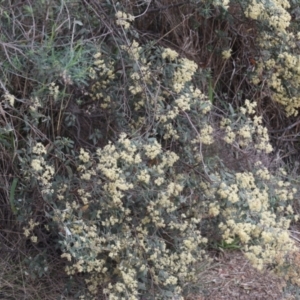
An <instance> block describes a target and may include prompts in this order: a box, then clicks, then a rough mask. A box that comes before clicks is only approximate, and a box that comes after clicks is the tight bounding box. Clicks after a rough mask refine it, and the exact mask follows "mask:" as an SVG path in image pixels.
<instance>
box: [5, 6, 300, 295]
mask: <svg viewBox="0 0 300 300" xmlns="http://www.w3.org/2000/svg"><path fill="white" fill-rule="evenodd" d="M121 3H122V1H121ZM192 3H194V2H193V1H191V4H192ZM211 3H212V4H213V5H215V6H220V9H221V12H220V11H219V13H220V15H221V17H222V18H226V17H228V18H229V16H228V12H227V9H229V8H230V5H229V1H227V0H224V1H219V0H218V1H217V0H216V1H206V2H205V5H206V6H207V7H210V4H211ZM99 5H100V4H99ZM143 5H146V2H145V3H141V6H143ZM149 5H150V4H149ZM203 5H204V4H203ZM74 7H75V6H74ZM74 7H73V9H75V8H74ZM95 7H96V6H92V5H91V6H89V8H90V11H92V12H94V11H96V12H97V9H96V8H95ZM107 7H108V9H107V11H106V13H107V16H109V18H107V20H106V19H105V20H106V21H105V22H107V23H105V26H106V27H101V35H102V33H103V32H106V33H105V34H104V35H105V38H104V39H103V40H101V42H100V41H99V40H97V39H95V41H94V43H95V45H93V46H91V45H88V46H86V49H85V46H84V45H83V44H80V45H77V46H76V47H75V46H74V45H73V44H72V47H73V46H74V49H73V48H72V47H71V48H72V51H71V54H70V53H69V52H68V50H66V49H64V51H59V53H57V57H55V61H51V63H50V62H49V60H50V58H49V57H48V55H46V56H45V57H44V58H43V60H41V61H42V62H43V63H45V64H46V65H47V68H48V69H53V71H52V73H51V76H50V77H49V78H45V76H44V77H43V78H42V79H43V80H42V81H43V84H42V88H41V87H39V86H38V87H36V86H35V85H34V84H32V91H30V92H29V94H28V95H26V97H27V98H26V99H25V100H22V101H21V100H20V99H18V97H17V96H14V95H13V93H9V92H8V91H5V93H4V95H3V100H4V104H5V106H4V108H5V112H4V111H3V113H4V114H5V113H6V112H7V111H8V112H9V113H7V115H9V116H11V115H12V116H14V118H15V119H22V120H23V119H24V124H23V123H22V126H20V124H17V125H18V126H19V127H20V128H22V131H21V133H20V134H16V135H15V136H16V137H19V136H21V137H22V140H21V142H20V146H19V148H18V150H17V152H16V157H17V163H16V164H17V167H16V169H18V170H19V171H18V172H19V173H18V180H19V181H18V188H17V189H16V190H15V187H14V188H13V193H11V197H10V201H11V207H12V208H13V209H14V212H15V213H16V215H18V218H19V220H20V221H22V223H23V233H24V236H25V237H26V238H27V239H28V242H30V243H33V244H35V246H38V245H39V243H48V242H49V241H48V240H46V242H45V238H44V239H43V237H44V236H51V238H52V240H51V243H52V244H54V247H55V248H56V249H58V250H59V251H60V258H61V259H62V260H63V261H64V262H65V264H66V266H65V272H66V273H67V274H68V275H69V276H70V278H73V277H75V276H76V275H78V274H80V275H82V277H83V278H84V282H85V284H86V287H87V290H88V292H87V293H85V292H84V291H81V298H84V297H85V296H86V297H88V298H92V299H93V298H95V297H97V296H98V295H99V293H100V292H103V293H104V295H106V296H107V298H108V299H141V298H143V299H153V298H155V299H174V298H175V297H177V298H178V299H183V297H184V295H185V294H186V293H187V292H188V290H189V288H190V285H191V284H196V285H197V283H198V282H199V278H198V277H197V268H198V266H199V264H200V265H201V264H204V262H207V261H209V258H208V256H207V252H206V248H207V245H212V244H215V243H220V244H222V243H223V244H227V245H230V244H238V246H239V247H240V249H242V250H243V251H244V252H245V255H246V256H247V258H248V259H249V260H250V261H251V262H252V264H253V265H254V266H255V267H257V268H258V269H259V270H262V269H263V268H264V267H266V266H270V265H272V266H273V267H274V268H275V269H276V270H277V271H278V272H282V271H285V272H286V273H285V275H286V276H287V277H288V278H289V279H292V280H294V281H295V282H296V283H298V282H299V281H297V280H296V279H295V278H296V276H297V274H298V269H297V268H293V267H292V266H291V261H297V259H298V256H297V253H296V247H295V245H294V243H293V241H292V239H291V237H290V236H289V232H288V229H289V227H290V224H291V222H292V221H296V220H297V219H298V216H297V214H296V212H295V211H294V208H293V201H294V199H295V195H296V193H297V190H296V188H295V186H294V185H293V184H292V183H291V182H290V181H289V178H288V176H287V174H286V173H285V171H284V170H275V171H274V172H273V171H272V172H271V168H269V166H270V163H269V161H270V157H271V156H272V155H273V153H272V151H273V147H272V145H271V143H270V137H269V134H268V130H267V128H266V127H265V126H264V123H263V117H262V116H260V115H258V114H257V103H256V102H255V101H253V100H252V99H250V98H247V97H246V98H245V99H244V100H242V101H241V103H239V105H234V106H233V105H230V104H228V103H225V104H224V103H222V105H221V104H220V103H221V102H222V101H221V100H222V99H221V100H220V103H219V102H218V101H219V99H218V101H215V99H214V96H213V94H214V93H215V94H216V95H217V94H218V92H219V91H213V89H217V82H212V81H210V83H209V84H208V83H207V82H206V80H207V78H209V80H212V78H211V77H209V76H208V75H207V72H206V71H205V70H202V69H200V68H199V66H198V64H197V63H196V62H195V61H193V60H191V59H188V58H187V57H184V56H183V55H180V54H179V52H178V51H175V50H174V49H171V48H169V47H167V46H165V47H163V46H158V45H157V44H156V42H153V41H148V42H142V39H140V38H139V32H138V30H136V29H135V28H134V27H133V26H134V22H135V21H136V20H137V19H138V18H139V16H136V14H134V13H133V12H130V13H128V12H125V11H123V9H121V4H119V3H118V4H116V5H114V4H111V5H110V4H109V3H108V5H107ZM242 7H243V13H244V15H245V17H246V18H248V19H252V20H255V21H256V22H257V26H258V27H259V26H261V27H259V28H260V29H261V32H260V34H259V35H258V38H259V41H260V47H261V49H260V50H261V54H262V57H268V59H267V60H263V59H262V60H261V61H260V60H258V61H257V63H255V68H254V69H253V72H252V73H251V74H250V75H251V76H252V77H251V78H252V83H253V84H255V85H259V84H261V83H262V82H263V84H265V83H264V82H265V81H266V80H268V84H269V86H270V87H271V88H272V91H273V96H274V99H275V100H276V101H278V102H280V103H281V104H283V105H284V106H285V107H286V111H287V113H288V114H290V115H291V114H295V113H296V112H297V107H298V104H299V103H298V102H299V101H298V100H297V99H298V98H297V88H298V86H297V85H298V83H297V80H298V79H297V76H296V75H295V74H297V72H298V71H297V70H298V69H297V68H298V67H297V63H298V58H297V49H296V46H295V43H296V36H295V35H293V34H290V35H289V34H287V33H288V26H289V24H290V23H289V22H290V17H289V16H290V14H289V12H288V10H287V9H288V7H289V3H288V2H282V1H275V0H274V1H273V2H272V1H271V2H266V3H265V2H257V1H256V2H255V1H244V2H243V3H242ZM102 13H103V12H102V11H101V13H100V14H99V15H100V16H103V14H102ZM216 13H218V10H216ZM95 15H96V13H95ZM192 15H194V13H193V14H192ZM221 17H220V18H221ZM96 19H97V18H96ZM76 22H77V23H76ZM76 22H75V21H74V28H76V26H77V25H78V26H79V25H80V22H79V21H76ZM78 22H79V23H78ZM93 22H95V23H93V24H98V23H97V20H93ZM62 24H64V23H62ZM98 25H99V24H98ZM99 26H100V25H99ZM270 28H273V29H274V32H273V33H274V34H273V35H271V34H270ZM108 29H109V30H108ZM65 30H66V28H65ZM105 30H107V31H105ZM74 31H75V29H74ZM74 31H73V32H72V42H73V38H74ZM56 32H59V29H57V30H54V33H56ZM83 32H84V31H83ZM212 32H213V31H212ZM54 33H53V34H54ZM111 33H113V34H112V35H110V34H111ZM219 34H220V35H221V33H219ZM224 36H225V35H224ZM274 37H275V38H274ZM283 37H284V38H285V39H286V41H287V43H286V45H285V46H284V47H286V48H284V47H281V48H280V47H279V45H282V38H283ZM223 38H224V37H223ZM224 39H226V37H225V38H224ZM228 40H229V39H228ZM56 46H57V45H56ZM233 46H234V45H231V44H230V43H229V44H226V45H225V44H224V45H223V44H222V46H221V47H220V49H218V50H217V51H216V53H217V54H218V55H219V58H220V61H221V63H222V67H221V69H222V70H223V68H225V67H226V66H227V64H230V63H231V62H232V61H234V60H235V59H236V58H235V56H236V50H235V48H234V47H233ZM57 47H58V46H57ZM53 48H55V49H56V47H53ZM58 48H59V47H58ZM279 48H280V49H279ZM68 49H69V48H68ZM291 49H293V51H294V52H293V51H290V50H291ZM211 51H212V52H214V50H211ZM47 53H48V52H47ZM53 53H54V54H55V53H56V52H55V51H54V50H53ZM54 54H53V55H54ZM40 55H42V53H40ZM214 55H215V54H214ZM54 56H55V55H54ZM74 57H77V58H78V59H75V58H74ZM86 57H89V59H88V60H87V58H86ZM56 58H59V59H58V60H56ZM79 58H80V59H79ZM81 58H82V60H84V59H85V61H84V62H81ZM236 61H237V60H236ZM48 62H49V64H48ZM51 66H53V68H52V67H51ZM234 72H235V71H234ZM234 72H233V73H232V74H233V75H234ZM77 73H78V74H77ZM37 74H39V73H37ZM233 75H232V76H233ZM292 77H293V79H294V80H291V78H292ZM230 80H231V79H230ZM216 81H218V80H216ZM0 83H1V84H2V82H0ZM82 83H84V84H85V85H84V87H82ZM207 86H209V88H208V91H206V89H207ZM262 89H264V86H263V87H262ZM207 93H208V94H209V97H207V95H206V94H207ZM219 94H221V93H219ZM226 97H227V99H228V95H226ZM226 97H225V96H224V98H226ZM22 98H23V97H22ZM24 98H25V96H24ZM241 99H242V98H241ZM213 104H215V105H219V106H220V107H221V108H220V107H216V106H214V105H213ZM16 105H19V106H20V107H21V109H20V110H19V109H16V108H15V106H16ZM49 107H51V109H49ZM52 108H53V110H52ZM49 110H50V113H49ZM19 111H20V112H22V114H23V112H24V114H23V115H22V118H21V115H20V114H21V113H20V112H19ZM95 119H96V120H97V121H94V120H95ZM13 122H15V120H14V121H12V125H14V123H13ZM16 127H17V126H16ZM81 129H82V130H83V131H84V130H85V132H88V134H87V135H86V136H85V134H80V131H81ZM72 130H74V131H76V133H75V134H74V133H73V132H72ZM85 132H84V133H85ZM23 136H25V137H24V139H23ZM8 137H10V136H9V135H7V139H8ZM90 140H92V142H93V144H91V143H90ZM12 144H13V143H12ZM231 155H236V157H234V159H233V161H234V163H232V164H231V162H230V159H229V158H230V157H231ZM238 157H242V159H243V161H242V163H241V164H240V165H238V159H237V158H238ZM15 182H16V181H15ZM15 195H16V196H18V201H15V199H14V198H15V197H14V196H15ZM45 232H47V234H44V233H45ZM211 232H213V233H216V234H211ZM41 260H42V259H41ZM34 261H35V260H34ZM43 263H44V260H43ZM42 269H43V270H46V269H47V268H44V267H43V268H42ZM200 280H201V279H200ZM200 288H201V286H200Z"/></svg>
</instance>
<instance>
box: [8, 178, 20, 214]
mask: <svg viewBox="0 0 300 300" xmlns="http://www.w3.org/2000/svg"><path fill="white" fill-rule="evenodd" d="M17 183H18V178H14V180H13V182H12V185H11V188H10V193H9V203H10V207H11V210H12V211H13V213H14V214H15V215H16V214H17V209H16V206H15V190H16V187H17Z"/></svg>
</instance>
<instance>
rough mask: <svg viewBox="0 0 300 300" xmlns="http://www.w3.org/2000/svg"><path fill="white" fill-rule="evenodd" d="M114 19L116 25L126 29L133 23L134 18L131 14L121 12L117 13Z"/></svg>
mask: <svg viewBox="0 0 300 300" xmlns="http://www.w3.org/2000/svg"><path fill="white" fill-rule="evenodd" d="M116 18H117V20H116V24H117V25H119V26H122V27H124V29H128V28H129V27H130V23H131V22H132V21H134V16H132V15H131V14H126V13H124V12H122V11H117V13H116Z"/></svg>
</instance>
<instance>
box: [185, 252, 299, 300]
mask: <svg viewBox="0 0 300 300" xmlns="http://www.w3.org/2000/svg"><path fill="white" fill-rule="evenodd" d="M214 265H215V266H214V268H212V269H210V270H208V271H207V272H206V273H205V274H204V278H203V277H202V278H201V282H202V283H203V281H204V283H205V287H204V290H203V292H202V294H201V295H197V296H196V295H191V296H190V297H189V298H188V299H187V300H192V299H193V300H221V299H224V300H233V299H238V300H252V299H253V300H254V299H255V300H271V299H274V300H283V299H285V300H288V299H290V300H292V299H296V298H293V297H292V296H293V295H292V294H288V293H287V292H285V287H286V283H285V281H284V280H283V279H282V278H278V277H277V276H275V275H274V274H272V273H271V272H270V271H264V272H262V273H261V272H259V271H258V270H256V269H254V268H253V267H252V266H251V264H250V263H249V261H248V260H247V259H246V258H245V257H244V255H243V253H241V252H239V251H227V252H222V253H221V254H220V255H218V256H215V257H214ZM203 279H205V280H203Z"/></svg>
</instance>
